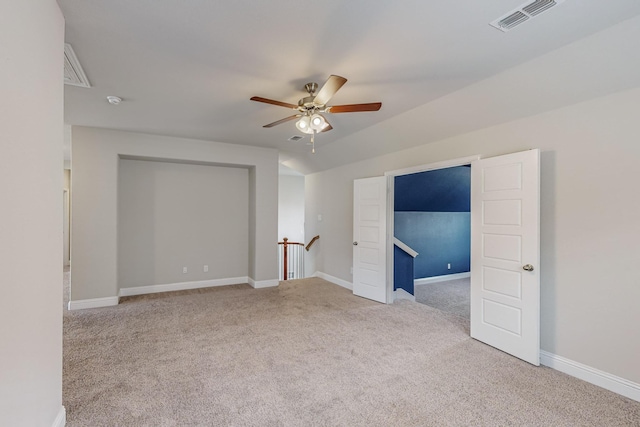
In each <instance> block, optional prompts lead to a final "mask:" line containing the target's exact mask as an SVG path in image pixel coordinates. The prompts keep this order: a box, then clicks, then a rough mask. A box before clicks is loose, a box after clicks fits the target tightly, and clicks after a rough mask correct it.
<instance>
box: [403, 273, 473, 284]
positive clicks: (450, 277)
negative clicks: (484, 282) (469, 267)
mask: <svg viewBox="0 0 640 427" xmlns="http://www.w3.org/2000/svg"><path fill="white" fill-rule="evenodd" d="M467 277H471V272H470V271H467V272H466V273H455V274H447V275H444V276H434V277H423V278H422V279H415V280H414V281H413V286H420V285H428V284H429V283H437V282H446V281H448V280H457V279H466V278H467Z"/></svg>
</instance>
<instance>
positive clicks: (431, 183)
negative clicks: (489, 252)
mask: <svg viewBox="0 0 640 427" xmlns="http://www.w3.org/2000/svg"><path fill="white" fill-rule="evenodd" d="M394 186H395V199H394V210H395V213H394V217H395V223H394V228H395V237H397V238H398V239H400V240H401V241H403V242H404V243H406V244H407V245H409V246H410V247H411V248H412V249H414V250H415V251H416V252H418V253H419V255H418V256H417V257H416V258H415V262H414V279H420V278H424V277H434V276H444V275H447V274H455V273H465V272H468V271H470V269H471V265H470V259H471V214H470V211H471V168H470V167H468V166H458V167H453V168H447V169H438V170H434V171H427V172H420V173H415V174H411V175H403V176H398V177H396V178H395V185H394ZM447 264H451V269H448V268H447Z"/></svg>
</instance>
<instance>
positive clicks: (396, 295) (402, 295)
mask: <svg viewBox="0 0 640 427" xmlns="http://www.w3.org/2000/svg"><path fill="white" fill-rule="evenodd" d="M399 299H406V300H409V301H413V302H416V297H415V295H411V294H410V293H409V292H407V291H405V290H404V289H402V288H398V289H396V290H395V291H394V292H393V300H394V301H396V300H399Z"/></svg>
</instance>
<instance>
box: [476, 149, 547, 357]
mask: <svg viewBox="0 0 640 427" xmlns="http://www.w3.org/2000/svg"><path fill="white" fill-rule="evenodd" d="M539 159H540V153H539V151H538V150H530V151H523V152H520V153H514V154H508V155H505V156H499V157H492V158H488V159H481V160H476V161H474V162H472V164H471V212H472V213H471V337H473V338H475V339H478V340H480V341H483V342H485V343H487V344H489V345H491V346H493V347H496V348H498V349H500V350H502V351H505V352H507V353H509V354H512V355H514V356H516V357H518V358H520V359H523V360H525V361H527V362H529V363H532V364H534V365H539V364H540V261H539V260H540V242H539V240H540V219H539V218H540V215H539V211H540V208H539V205H540V178H539V175H540V167H539V163H540V160H539Z"/></svg>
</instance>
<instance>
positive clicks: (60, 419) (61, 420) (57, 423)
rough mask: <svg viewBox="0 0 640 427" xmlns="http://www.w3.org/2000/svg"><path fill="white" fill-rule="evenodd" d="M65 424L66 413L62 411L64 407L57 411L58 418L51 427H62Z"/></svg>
mask: <svg viewBox="0 0 640 427" xmlns="http://www.w3.org/2000/svg"><path fill="white" fill-rule="evenodd" d="M65 424H67V411H66V410H65V409H64V406H61V407H60V410H59V411H58V416H57V417H56V419H55V420H54V421H53V424H52V425H51V427H64V426H65Z"/></svg>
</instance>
